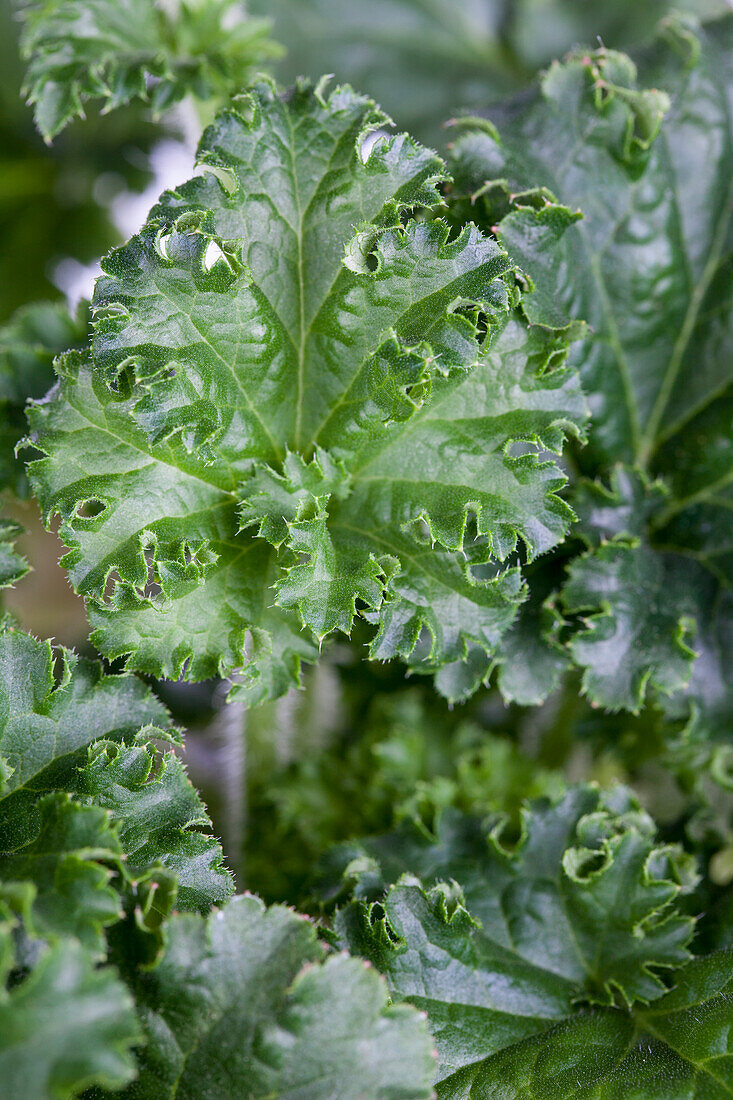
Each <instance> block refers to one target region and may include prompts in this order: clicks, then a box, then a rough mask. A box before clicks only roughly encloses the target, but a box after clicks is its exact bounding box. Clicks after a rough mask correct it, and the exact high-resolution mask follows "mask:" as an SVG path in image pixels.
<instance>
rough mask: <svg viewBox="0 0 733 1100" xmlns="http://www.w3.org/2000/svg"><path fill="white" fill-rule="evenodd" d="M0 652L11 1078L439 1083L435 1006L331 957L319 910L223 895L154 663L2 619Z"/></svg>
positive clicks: (0, 829) (230, 1084)
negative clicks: (431, 1017) (120, 664)
mask: <svg viewBox="0 0 733 1100" xmlns="http://www.w3.org/2000/svg"><path fill="white" fill-rule="evenodd" d="M0 671H1V673H2V675H1V676H0V914H1V915H2V921H1V922H0V959H2V969H1V972H0V978H1V979H2V982H1V984H0V990H1V992H0V1023H1V1024H2V1026H0V1074H1V1079H2V1082H3V1089H4V1090H5V1091H6V1092H7V1095H8V1096H18V1097H20V1096H22V1097H24V1098H26V1097H27V1098H28V1100H43V1098H45V1097H48V1096H51V1095H53V1096H59V1097H66V1096H75V1095H77V1094H78V1092H79V1091H80V1090H81V1089H83V1088H84V1087H85V1086H87V1085H92V1084H94V1085H97V1086H100V1088H102V1087H104V1088H105V1089H107V1088H115V1089H118V1088H120V1087H121V1086H123V1085H125V1084H127V1083H128V1082H132V1083H131V1084H130V1085H129V1088H128V1090H127V1091H126V1092H125V1095H129V1096H130V1097H145V1098H152V1097H153V1096H155V1097H156V1098H157V1097H163V1096H174V1095H177V1096H180V1095H192V1096H193V1095H197V1096H201V1095H204V1094H206V1095H212V1096H213V1095H217V1096H222V1095H230V1096H242V1097H245V1096H246V1097H248V1098H251V1097H257V1096H262V1097H265V1096H272V1095H273V1094H282V1093H283V1092H287V1091H289V1090H290V1089H294V1088H298V1087H302V1086H304V1085H305V1084H306V1083H309V1082H312V1081H313V1080H314V1079H317V1080H318V1084H317V1086H315V1091H312V1092H311V1093H310V1095H312V1096H314V1097H324V1098H325V1097H328V1096H330V1095H332V1089H333V1087H334V1082H336V1081H338V1083H339V1095H342V1096H344V1097H352V1096H353V1097H357V1096H363V1095H365V1094H366V1095H374V1096H376V1095H380V1096H386V1097H395V1098H396V1097H398V1096H399V1097H414V1098H415V1100H419V1098H421V1097H425V1098H426V1100H427V1097H428V1096H429V1095H430V1080H431V1077H432V1073H433V1059H432V1055H431V1043H430V1040H429V1037H428V1033H427V1030H426V1028H425V1024H424V1021H423V1020H422V1019H421V1017H420V1016H419V1015H418V1014H417V1013H416V1012H414V1011H412V1010H408V1009H405V1008H400V1007H396V1008H394V1007H389V1006H388V1002H387V992H386V988H385V987H384V984H383V983H382V981H381V980H380V979H379V978H378V977H377V975H376V974H375V973H374V972H373V971H372V972H370V971H367V970H365V969H364V968H363V966H362V964H361V963H359V962H358V961H356V960H351V959H346V958H343V957H333V956H332V957H329V958H325V950H324V948H323V947H322V946H320V945H319V943H318V941H317V937H316V928H315V926H314V925H313V923H312V922H310V921H308V920H307V918H304V917H299V916H297V915H296V914H294V913H293V912H292V911H291V910H288V909H285V908H277V907H275V908H272V909H265V907H264V906H263V904H262V903H261V902H260V901H258V900H257V899H256V898H254V897H251V896H243V897H239V898H237V899H234V900H232V901H228V899H229V898H230V895H231V894H232V892H233V883H232V879H231V876H230V874H229V873H228V871H227V870H226V869H225V868H224V866H223V864H222V853H221V849H220V847H219V845H218V843H217V842H216V841H215V840H214V838H212V837H211V836H210V835H209V833H208V829H209V827H210V822H209V819H208V817H207V815H206V812H205V810H204V807H203V805H202V803H201V800H200V798H199V796H198V795H197V794H196V792H195V790H194V789H193V787H192V786H191V784H190V782H189V781H188V778H187V776H186V773H185V770H184V767H183V765H182V763H181V761H180V759H179V758H178V756H176V755H175V754H174V753H173V752H172V751H165V752H160V751H159V749H158V748H157V747H156V745H160V744H161V743H163V744H165V743H168V745H169V747H170V746H171V745H173V746H175V744H176V736H177V735H176V731H175V730H173V729H171V728H170V726H169V723H168V721H167V716H166V713H165V711H164V709H163V707H162V705H161V704H160V703H159V702H158V701H157V699H156V698H155V696H153V695H152V693H151V692H150V691H149V689H147V688H146V687H145V686H144V684H143V683H142V681H140V680H139V679H136V678H133V677H129V676H124V675H123V676H110V675H104V674H103V673H102V670H101V667H100V666H99V665H98V664H96V663H93V662H85V661H82V660H78V659H76V658H75V657H74V656H73V655H72V654H70V653H69V652H68V651H65V650H59V651H58V652H57V653H55V654H54V653H53V651H52V650H51V647H50V646H49V645H48V644H47V643H42V642H38V641H36V640H35V639H33V638H31V637H30V636H29V635H27V634H23V633H21V632H18V631H16V630H14V629H12V628H11V627H10V626H8V625H7V624H6V625H5V626H4V628H3V632H2V634H0ZM225 903H227V904H225ZM221 905H224V908H223V909H215V908H213V907H214V906H221ZM207 914H208V916H207ZM99 963H103V964H104V965H102V966H101V968H100V966H99ZM111 963H115V964H116V965H117V968H118V970H119V972H120V973H119V974H118V973H117V972H116V970H115V969H114V968H113V967H112V966H111V965H110V964H111ZM142 1040H144V1045H140V1044H141V1041H142ZM133 1047H135V1048H137V1049H136V1052H133V1049H132V1048H133ZM311 1087H313V1086H311ZM365 1089H366V1093H365V1091H364V1090H365ZM212 1090H213V1091H212ZM98 1095H101V1092H100V1093H98ZM105 1095H106V1093H105Z"/></svg>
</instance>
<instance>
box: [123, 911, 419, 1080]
mask: <svg viewBox="0 0 733 1100" xmlns="http://www.w3.org/2000/svg"><path fill="white" fill-rule="evenodd" d="M168 932H169V946H168V949H167V951H166V953H165V956H164V957H163V959H162V961H161V962H160V963H159V964H158V966H157V967H156V968H155V969H154V970H152V971H151V972H150V973H148V974H144V975H141V976H140V977H139V978H138V980H137V983H136V995H137V1001H138V1005H139V1007H140V1009H141V1012H142V1018H143V1022H144V1026H145V1032H146V1039H147V1042H146V1045H145V1046H144V1047H143V1048H142V1050H141V1053H140V1077H139V1079H138V1081H137V1082H135V1084H133V1085H132V1086H131V1088H130V1089H129V1090H128V1091H127V1092H126V1093H125V1096H130V1097H135V1098H140V1100H142V1098H143V1097H145V1098H148V1097H152V1096H155V1097H156V1098H158V1100H164V1098H165V1097H173V1096H176V1097H180V1098H183V1097H191V1098H193V1097H198V1098H200V1100H204V1098H211V1100H214V1098H215V1097H220V1096H224V1095H226V1096H229V1097H231V1098H232V1100H237V1098H239V1097H241V1098H242V1100H245V1098H246V1100H256V1098H258V1097H262V1098H265V1097H274V1096H285V1095H294V1094H296V1093H297V1095H299V1096H303V1097H304V1098H308V1100H320V1098H323V1100H327V1098H329V1097H332V1096H336V1095H337V1096H339V1097H343V1098H344V1100H352V1098H353V1100H357V1098H359V1100H377V1098H380V1100H381V1098H384V1100H412V1098H414V1100H419V1098H425V1100H428V1098H429V1097H430V1095H431V1088H430V1081H431V1078H432V1074H433V1070H434V1064H435V1063H434V1061H433V1057H432V1054H431V1042H430V1037H429V1035H428V1032H427V1028H426V1026H425V1023H424V1020H423V1019H421V1018H420V1017H419V1016H418V1014H417V1013H416V1012H414V1011H413V1010H411V1009H409V1008H407V1006H404V1005H402V1006H396V1007H392V1006H389V1005H388V998H387V990H386V987H385V985H384V983H383V982H382V981H381V979H380V978H379V977H378V975H377V974H376V973H375V972H374V971H373V970H367V969H365V968H364V966H363V964H362V963H361V962H359V961H358V960H356V959H347V958H344V957H343V956H339V957H331V958H329V959H327V960H326V961H325V962H324V959H323V956H324V950H323V948H322V947H321V946H320V945H319V944H318V942H317V940H316V934H315V933H316V929H315V926H314V925H313V924H311V923H310V922H309V921H308V920H307V919H306V918H304V917H300V916H298V915H297V914H295V913H293V912H292V911H291V910H288V909H285V908H281V907H273V908H271V909H265V907H264V906H263V904H262V902H261V901H259V900H258V899H257V898H254V897H252V896H250V895H245V896H244V897H239V898H236V899H235V900H233V901H231V902H230V903H229V904H228V905H227V906H226V907H225V908H224V909H223V910H221V911H220V912H216V913H212V914H211V916H210V917H209V918H208V920H207V921H204V920H203V919H201V918H200V917H193V916H178V917H173V918H171V920H170V922H169V925H168Z"/></svg>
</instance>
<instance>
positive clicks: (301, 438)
mask: <svg viewBox="0 0 733 1100" xmlns="http://www.w3.org/2000/svg"><path fill="white" fill-rule="evenodd" d="M242 110H243V111H244V112H245V113H246V112H248V113H249V118H248V119H246V118H245V115H244V114H240V113H238V112H237V111H234V110H231V111H228V112H225V113H223V114H222V115H220V116H219V118H218V119H217V121H216V123H215V124H214V125H213V126H212V127H211V128H210V129H209V130H208V131H207V132H206V134H205V135H204V139H203V142H202V146H201V150H200V154H199V159H200V161H201V163H202V165H203V166H204V167H205V168H207V169H208V171H207V172H205V174H204V175H201V176H198V177H196V178H194V179H193V180H191V181H190V182H189V183H187V184H184V185H183V186H182V187H180V188H179V189H178V190H176V191H175V192H170V193H167V194H165V195H163V196H162V198H161V201H160V203H159V205H158V206H157V207H156V208H155V209H154V211H153V212H152V216H151V220H150V221H149V222H148V223H147V225H146V226H145V227H144V228H143V230H142V231H141V233H140V235H139V236H137V237H135V238H133V239H132V241H131V242H130V243H129V244H128V245H126V246H125V247H124V248H122V249H119V250H118V251H116V252H114V253H112V254H111V255H110V256H109V257H108V258H107V259H106V260H105V261H103V266H104V270H105V275H104V276H103V277H102V278H101V279H100V280H99V281H98V283H97V288H96V291H95V295H94V309H95V323H94V337H93V341H92V348H91V357H90V358H89V357H80V356H70V357H67V359H66V360H65V361H64V363H62V364H61V368H60V369H61V370H62V372H63V380H62V385H61V389H60V391H59V394H58V396H57V398H56V399H55V400H54V401H52V402H49V403H46V404H42V405H37V406H35V407H34V408H33V410H32V412H31V426H32V429H33V431H32V440H33V442H34V445H37V446H38V447H39V448H40V449H41V450H42V451H43V452H44V454H45V455H46V457H45V458H43V459H41V460H39V461H38V462H35V463H34V464H33V466H32V471H33V477H34V485H35V487H36V490H37V493H38V495H39V499H40V500H41V503H42V506H43V508H44V511H45V512H46V513H47V514H48V515H51V514H52V513H54V512H58V513H60V514H61V517H62V521H63V522H62V528H61V530H62V537H63V538H64V540H65V541H66V543H67V545H68V546H69V547H70V548H71V549H70V552H69V554H68V555H67V556H66V557H65V559H64V564H65V565H66V566H67V568H68V569H69V571H70V576H71V579H72V582H73V584H74V586H75V587H76V588H77V590H78V591H80V592H82V593H83V594H84V595H85V596H86V598H87V601H88V606H89V609H90V618H91V621H92V625H93V626H94V628H95V630H94V634H93V639H94V641H95V644H97V645H98V646H99V648H100V649H101V650H102V652H104V653H105V654H107V655H108V656H110V657H113V656H114V657H122V656H125V657H126V659H127V665H128V667H129V668H134V669H139V670H141V671H145V672H148V673H152V674H155V675H158V676H161V675H162V676H169V677H178V676H179V675H181V674H183V675H184V676H186V677H187V678H189V679H203V678H206V677H210V676H213V675H221V676H228V675H232V676H233V678H234V680H235V682H238V686H237V688H236V689H235V690H238V691H240V692H243V693H244V694H245V697H246V698H247V700H248V701H249V702H257V701H261V700H262V699H263V698H266V697H268V696H272V695H274V694H280V693H282V692H283V691H284V690H286V689H287V688H288V687H289V686H290V685H291V684H292V683H294V682H295V683H297V682H298V676H299V666H300V663H301V662H302V661H303V660H306V661H310V660H314V659H315V657H316V655H317V646H318V644H319V643H320V642H321V641H322V640H323V638H324V637H325V636H326V635H328V634H330V633H332V632H334V631H336V630H340V631H344V632H347V633H348V632H349V631H350V630H351V628H352V624H353V620H354V618H355V616H356V615H362V616H363V617H364V618H367V619H368V620H369V621H371V622H373V623H374V625H375V628H376V630H375V634H374V638H373V642H372V645H371V655H372V656H373V657H376V658H378V659H385V658H388V657H393V656H400V657H402V658H403V659H405V660H406V661H408V663H410V664H411V665H413V666H415V667H416V668H418V669H419V670H420V671H425V672H435V671H437V670H439V669H441V668H442V667H443V666H444V665H446V664H450V663H453V664H455V665H457V666H460V664H461V663H462V662H470V661H471V660H472V655H473V653H474V652H477V653H478V654H479V655H480V656H479V658H478V664H481V662H483V666H484V672H485V671H486V666H487V665H488V666H489V667H490V664H491V653H492V651H493V649H494V648H495V646H496V644H497V641H498V639H499V638H500V636H501V633H502V632H503V631H504V630H505V629H506V628H507V627H508V626H509V625H510V624H511V622H512V620H513V618H514V616H515V614H516V609H517V605H518V603H519V602H520V601H521V599H522V598H523V590H522V585H521V578H520V575H519V572H518V569H517V568H516V566H515V564H514V558H513V555H515V554H516V552H517V551H518V550H519V549H520V548H522V549H523V551H524V552H525V554H526V556H527V557H528V558H532V557H535V556H537V555H539V554H542V553H544V552H545V551H546V550H548V549H550V548H551V547H552V546H554V545H556V544H557V543H558V542H559V541H560V540H561V539H562V538H563V536H564V534H565V531H566V530H567V527H568V525H569V522H570V521H571V519H572V512H571V511H570V509H569V508H568V506H567V504H566V503H565V501H564V500H562V498H561V497H560V496H559V490H560V489H561V487H562V485H563V482H564V477H563V475H562V473H561V472H560V470H559V469H558V467H557V465H556V464H555V463H554V462H553V461H551V460H545V456H544V455H542V456H540V454H539V452H540V451H541V450H544V451H549V452H552V453H553V454H558V453H560V452H561V450H562V446H563V441H564V438H565V437H566V436H567V435H568V434H571V435H576V436H581V435H582V432H583V425H584V422H585V418H586V408H585V402H584V399H583V396H582V394H581V391H580V389H579V386H578V384H577V379H576V376H575V375H574V374H573V373H572V372H569V371H567V370H566V369H565V368H564V367H563V366H562V362H563V359H564V357H565V355H566V351H567V343H568V340H569V339H570V338H571V336H573V335H574V334H575V333H576V330H575V328H574V327H573V326H572V325H568V324H566V323H563V325H562V326H560V328H557V327H556V326H554V324H553V323H552V322H551V320H550V319H549V318H546V317H545V315H544V310H543V307H541V306H539V307H533V308H534V313H533V316H534V319H535V321H537V322H538V323H536V324H535V325H533V326H531V327H529V326H528V325H527V322H526V318H525V317H524V314H523V313H522V310H521V304H519V296H520V291H519V289H518V287H517V284H516V279H515V275H514V273H513V271H512V270H511V267H510V264H509V262H508V260H507V257H506V254H505V253H504V252H503V250H502V249H501V248H500V247H499V246H498V245H497V244H496V242H495V241H493V240H491V239H489V238H487V237H484V236H482V235H481V234H480V233H479V232H477V231H476V229H475V228H473V227H471V226H470V225H469V226H466V227H465V228H464V229H463V230H462V231H461V232H460V233H459V234H458V235H457V236H456V237H453V238H452V237H450V236H449V233H448V228H447V226H446V225H445V224H444V223H443V222H442V221H440V220H432V221H431V220H426V217H425V213H426V211H425V208H426V207H430V206H434V205H436V204H437V202H438V201H439V199H438V194H437V191H436V183H437V182H438V181H439V180H440V179H441V178H442V174H443V166H442V163H441V161H440V159H439V158H438V157H437V156H436V155H435V154H434V153H432V152H430V151H429V150H426V149H423V148H421V147H420V146H418V145H416V144H415V143H414V142H413V141H412V140H411V139H410V138H409V137H408V136H407V135H404V134H400V135H396V136H389V135H387V134H386V133H384V132H383V128H384V127H385V126H386V125H387V124H388V120H387V119H386V118H385V116H384V115H382V114H381V113H380V112H379V111H378V109H377V108H376V107H375V106H374V104H373V103H372V102H371V101H370V100H368V99H365V98H364V97H361V96H358V95H356V94H355V93H354V92H352V91H351V90H350V89H348V88H337V89H335V90H334V91H333V92H332V93H331V94H330V95H329V97H328V98H325V92H324V88H323V87H322V86H321V85H319V86H318V87H317V88H315V89H314V88H312V87H311V86H310V85H307V84H304V83H301V84H299V85H297V86H296V88H295V89H293V90H291V91H290V92H288V93H286V94H284V95H282V96H281V95H278V94H276V92H275V89H274V88H273V87H272V86H271V85H270V84H264V83H263V84H261V85H258V86H257V87H256V88H255V90H254V91H253V92H252V93H251V95H250V97H249V99H248V100H247V101H246V102H245V103H243V104H242ZM375 132H376V134H377V136H376V139H374V138H373V137H372V135H374V134H375ZM367 139H368V141H367ZM548 209H550V210H551V211H552V212H553V217H554V222H553V227H552V232H553V233H554V234H555V235H557V234H558V233H560V232H561V231H562V229H564V228H565V227H566V226H567V225H568V224H571V223H572V220H573V215H571V214H570V213H569V212H568V211H566V210H565V209H564V208H560V207H556V206H553V207H549V208H548ZM414 210H418V211H420V212H421V214H420V218H419V219H411V218H410V217H409V216H408V215H409V213H410V211H414ZM527 216H528V217H529V218H534V219H536V218H538V217H540V216H541V217H542V218H544V219H545V220H546V219H547V217H548V215H547V214H546V213H545V212H544V211H543V212H542V214H541V215H540V214H537V213H536V212H534V211H533V212H530V213H528V215H527ZM355 227H356V228H355ZM510 559H511V560H510ZM191 623H196V624H197V630H196V631H194V632H192V631H191ZM474 686H475V684H474ZM448 690H449V694H456V693H454V692H452V691H451V690H450V689H448ZM463 694H465V691H463Z"/></svg>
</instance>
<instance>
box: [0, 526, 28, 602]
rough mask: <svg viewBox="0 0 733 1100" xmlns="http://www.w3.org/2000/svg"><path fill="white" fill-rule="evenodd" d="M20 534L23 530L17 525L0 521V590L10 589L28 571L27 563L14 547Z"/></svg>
mask: <svg viewBox="0 0 733 1100" xmlns="http://www.w3.org/2000/svg"><path fill="white" fill-rule="evenodd" d="M22 533H23V528H22V527H20V526H19V525H18V524H17V523H12V522H11V521H10V520H4V519H0V588H12V586H13V585H14V584H17V583H18V581H19V580H22V578H23V577H24V576H25V575H26V573H28V572H29V570H30V566H29V564H28V562H27V561H26V560H25V558H24V557H21V555H20V554H19V553H18V552H17V551H16V549H15V545H14V543H15V540H16V539H17V538H18V536H19V535H22Z"/></svg>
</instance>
